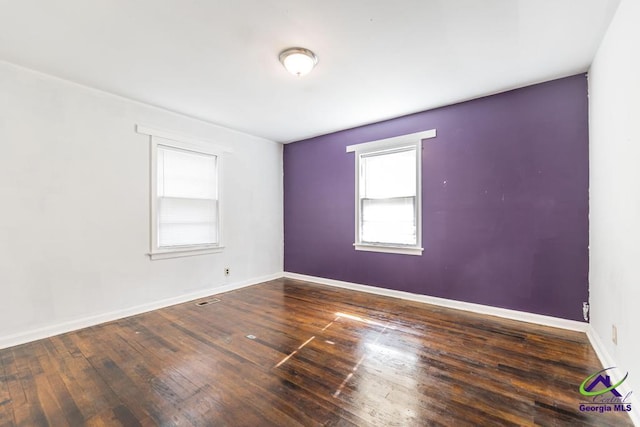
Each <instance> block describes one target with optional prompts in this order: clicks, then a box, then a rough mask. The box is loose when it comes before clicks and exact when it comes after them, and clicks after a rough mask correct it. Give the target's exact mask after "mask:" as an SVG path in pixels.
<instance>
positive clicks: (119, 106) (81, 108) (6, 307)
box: [0, 63, 283, 348]
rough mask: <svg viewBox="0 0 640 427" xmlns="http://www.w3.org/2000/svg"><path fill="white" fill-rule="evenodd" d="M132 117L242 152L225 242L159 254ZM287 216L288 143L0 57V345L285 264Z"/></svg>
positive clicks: (228, 182) (230, 172)
mask: <svg viewBox="0 0 640 427" xmlns="http://www.w3.org/2000/svg"><path fill="white" fill-rule="evenodd" d="M136 123H143V124H146V125H149V126H154V127H157V128H160V129H166V130H170V131H172V132H174V133H184V134H186V135H189V136H195V137H199V138H202V139H206V140H212V141H216V142H218V143H219V144H221V145H226V146H228V147H230V148H232V149H233V153H232V154H229V155H228V156H227V157H225V170H224V177H223V179H224V181H223V191H224V195H225V205H224V206H223V209H224V221H225V223H224V233H225V245H226V249H225V251H224V252H223V253H221V254H211V255H202V256H194V257H188V258H177V259H169V260H160V261H150V260H149V257H148V256H147V255H146V254H147V253H148V252H149V143H148V140H149V137H148V136H145V135H141V134H138V133H136V132H135V124H136ZM282 218H283V212H282V145H281V144H277V143H274V142H271V141H268V140H264V139H261V138H257V137H252V136H249V135H246V134H242V133H238V132H235V131H231V130H228V129H225V128H222V127H218V126H214V125H211V124H208V123H205V122H201V121H198V120H194V119H190V118H187V117H184V116H180V115H177V114H173V113H170V112H167V111H164V110H161V109H158V108H155V107H151V106H147V105H144V104H141V103H137V102H133V101H129V100H126V99H124V98H120V97H117V96H113V95H110V94H106V93H103V92H100V91H96V90H92V89H89V88H85V87H82V86H79V85H76V84H73V83H69V82H66V81H63V80H59V79H55V78H52V77H49V76H46V75H43V74H39V73H35V72H31V71H29V70H25V69H22V68H18V67H15V66H13V65H10V64H7V63H0V348H1V347H3V346H7V345H12V344H15V343H18V342H22V341H25V340H28V339H33V338H38V337H41V336H42V335H47V334H49V333H53V332H56V331H59V330H64V329H73V328H75V327H78V326H82V325H84V324H87V323H96V322H99V321H103V320H106V319H109V318H113V317H118V316H121V315H124V314H131V313H134V312H137V311H140V310H142V309H150V308H154V307H157V306H158V305H163V304H165V303H168V302H176V301H178V300H181V299H184V298H185V297H189V296H190V297H194V296H198V295H205V294H212V293H215V292H216V291H217V290H220V289H227V288H231V287H234V286H239V285H243V284H247V283H251V282H255V281H260V280H262V279H264V278H268V277H270V276H273V275H277V274H279V273H281V272H282V265H283V260H282V259H283V248H282V241H283V227H282V222H283V221H282ZM224 267H229V268H230V269H231V275H230V276H229V277H225V276H224V273H223V269H224Z"/></svg>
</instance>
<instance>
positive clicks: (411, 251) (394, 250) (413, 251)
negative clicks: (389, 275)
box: [353, 243, 424, 256]
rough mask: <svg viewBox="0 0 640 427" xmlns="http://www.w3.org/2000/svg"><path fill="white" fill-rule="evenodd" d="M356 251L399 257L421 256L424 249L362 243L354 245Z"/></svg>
mask: <svg viewBox="0 0 640 427" xmlns="http://www.w3.org/2000/svg"><path fill="white" fill-rule="evenodd" d="M353 246H354V247H355V249H356V251H367V252H384V253H388V254H401V255H418V256H420V255H422V251H424V248H416V247H406V246H391V245H367V244H363V243H354V244H353Z"/></svg>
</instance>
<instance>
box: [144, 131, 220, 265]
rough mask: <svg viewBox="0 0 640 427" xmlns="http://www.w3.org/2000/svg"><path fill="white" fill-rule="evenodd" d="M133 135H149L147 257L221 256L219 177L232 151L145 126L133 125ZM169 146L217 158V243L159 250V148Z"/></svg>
mask: <svg viewBox="0 0 640 427" xmlns="http://www.w3.org/2000/svg"><path fill="white" fill-rule="evenodd" d="M136 132H137V133H140V134H143V135H149V136H150V138H149V144H150V168H149V172H150V194H149V200H150V202H149V203H150V216H149V220H150V227H149V228H150V233H151V238H150V248H149V253H148V254H147V255H149V257H150V258H151V259H152V260H160V259H168V258H179V257H187V256H194V255H205V254H213V253H220V252H222V251H223V250H224V245H223V241H224V240H223V237H224V236H223V229H224V227H223V208H222V207H223V193H224V191H223V186H222V177H223V176H224V175H223V171H224V166H223V164H224V161H223V154H224V153H229V152H231V150H230V149H228V148H225V147H221V146H218V145H215V144H213V143H211V142H207V141H205V140H202V139H197V138H192V137H188V136H182V135H178V134H175V133H172V132H168V131H164V130H159V129H154V128H151V127H147V126H141V125H137V126H136ZM159 145H160V146H164V147H172V148H177V149H179V150H186V151H192V152H195V153H203V154H209V155H214V156H216V157H217V176H218V243H217V244H215V245H185V246H176V247H172V248H160V247H158V220H157V218H158V217H157V215H158V211H157V197H156V194H157V188H158V187H157V185H158V182H157V180H158V175H157V166H158V146H159Z"/></svg>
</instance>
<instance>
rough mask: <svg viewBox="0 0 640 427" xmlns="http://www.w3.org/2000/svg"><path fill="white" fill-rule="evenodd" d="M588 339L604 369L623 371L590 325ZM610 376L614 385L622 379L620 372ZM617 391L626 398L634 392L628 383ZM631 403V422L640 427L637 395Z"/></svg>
mask: <svg viewBox="0 0 640 427" xmlns="http://www.w3.org/2000/svg"><path fill="white" fill-rule="evenodd" d="M587 337H588V338H589V342H590V343H591V347H593V350H594V351H595V352H596V355H597V356H598V359H600V363H601V364H602V367H603V368H611V367H614V366H615V367H619V368H621V369H622V368H623V367H622V366H618V364H617V363H616V361H615V359H614V358H613V356H611V353H609V351H608V350H607V348H606V347H605V345H604V344H603V342H602V338H600V335H598V333H597V332H596V331H595V329H593V327H592V326H591V325H589V328H588V329H587ZM609 375H611V377H612V379H613V382H614V384H615V383H616V382H618V381H620V380H621V379H622V378H620V372H619V371H615V370H613V371H610V374H609ZM616 390H618V392H620V394H622V395H623V396H626V395H627V393H629V392H631V391H632V390H631V388H630V387H629V385H628V384H627V383H626V382H624V383H622V385H620V387H616ZM629 402H630V403H631V412H629V413H628V414H629V416H630V417H631V421H632V422H633V424H634V425H636V426H640V400H638V396H637V395H636V394H635V392H634V393H632V394H631V397H630V399H629Z"/></svg>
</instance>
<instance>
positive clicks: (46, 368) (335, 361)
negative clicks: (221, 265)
mask: <svg viewBox="0 0 640 427" xmlns="http://www.w3.org/2000/svg"><path fill="white" fill-rule="evenodd" d="M217 297H218V298H219V299H220V301H219V302H217V303H213V304H209V305H204V306H197V305H195V304H194V303H193V302H191V303H185V304H181V305H176V306H173V307H169V308H165V309H162V310H157V311H154V312H150V313H146V314H142V315H139V316H134V317H129V318H126V319H122V320H119V321H115V322H111V323H106V324H103V325H99V326H95V327H91V328H87V329H83V330H80V331H77V332H73V333H68V334H64V335H60V336H56V337H53V338H49V339H44V340H40V341H37V342H33V343H29V344H25V345H21V346H17V347H13V348H8V349H4V350H0V426H7V425H20V426H46V425H49V426H56V427H57V426H67V425H68V426H81V425H95V426H100V425H105V426H118V425H122V426H138V425H143V426H151V425H162V426H173V425H181V426H182V425H186V426H190V425H194V426H208V425H211V426H227V425H228V426H263V425H264V426H269V425H273V426H313V425H336V426H338V425H339V426H351V425H356V426H368V425H376V426H424V425H443V426H464V425H469V426H478V425H490V426H496V425H544V426H554V425H558V426H560V425H593V426H606V425H611V426H613V425H616V426H622V425H631V422H630V420H629V418H628V416H627V415H626V414H623V413H618V412H609V413H582V412H580V411H579V409H578V406H579V403H580V401H581V400H582V399H581V395H580V394H579V392H578V387H579V385H580V383H581V382H582V381H583V380H584V379H585V377H586V376H587V375H589V374H592V373H593V372H595V371H598V370H599V369H601V368H602V367H601V366H600V364H599V362H598V359H597V357H596V355H595V353H594V351H593V350H592V349H591V347H590V346H589V344H588V341H587V338H586V336H585V335H584V334H582V333H578V332H569V331H564V330H558V329H553V328H548V327H542V326H536V325H531V324H526V323H520V322H515V321H510V320H504V319H499V318H495V317H488V316H482V315H477V314H472V313H468V312H463V311H456V310H451V309H445V308H440V307H435V306H429V305H423V304H419V303H413V302H408V301H403V300H397V299H393V298H387V297H380V296H373V295H369V294H364V293H359V292H353V291H347V290H342V289H336V288H331V287H326V286H320V285H314V284H310V283H305V282H300V281H294V280H289V279H280V280H275V281H272V282H267V283H264V284H260V285H256V286H252V287H249V288H244V289H241V290H238V291H233V292H228V293H225V294H220V295H217Z"/></svg>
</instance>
